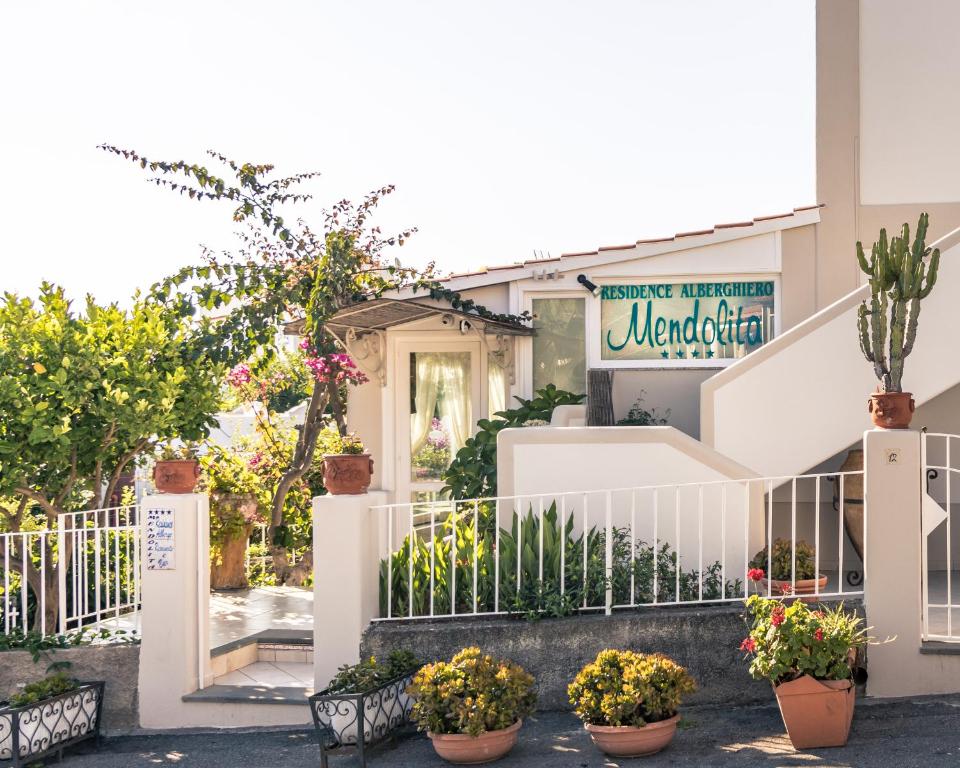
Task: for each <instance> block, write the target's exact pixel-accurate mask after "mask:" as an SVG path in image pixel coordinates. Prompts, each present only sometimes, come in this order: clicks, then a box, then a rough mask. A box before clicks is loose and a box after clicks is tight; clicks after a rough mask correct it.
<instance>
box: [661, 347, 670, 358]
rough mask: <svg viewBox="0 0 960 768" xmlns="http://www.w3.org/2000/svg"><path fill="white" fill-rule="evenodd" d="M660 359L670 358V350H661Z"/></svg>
mask: <svg viewBox="0 0 960 768" xmlns="http://www.w3.org/2000/svg"><path fill="white" fill-rule="evenodd" d="M660 357H662V358H663V359H664V360H666V359H667V358H668V357H670V350H667V349H664V350H661V351H660Z"/></svg>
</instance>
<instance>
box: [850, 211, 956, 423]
mask: <svg viewBox="0 0 960 768" xmlns="http://www.w3.org/2000/svg"><path fill="white" fill-rule="evenodd" d="M928 223H929V216H928V215H927V214H926V213H922V214H920V220H919V222H917V232H916V236H915V237H914V240H913V245H912V246H911V245H910V227H909V225H907V224H904V225H903V229H902V230H901V231H900V236H899V237H893V238H891V239H890V241H889V242H887V231H886V230H885V229H881V230H880V238H879V239H878V240H877V242H876V243H874V244H873V248H872V249H871V251H870V261H869V262H868V261H867V258H866V256H865V255H864V252H863V246H862V245H861V244H860V243H859V242H858V243H857V261H858V262H859V264H860V269H861V270H862V271H863V273H864V274H866V275H867V278H868V279H869V284H870V296H871V298H870V306H869V307H867V302H866V301H864V302H862V303H861V304H860V310H859V313H858V315H857V330H858V331H859V336H860V349H861V350H862V351H863V355H864V357H866V358H867V361H868V362H870V363H872V364H873V370H874V373H875V374H876V376H877V379H878V380H879V384H878V385H877V391H876V392H875V393H874V394H872V395H870V399H869V401H868V402H867V409H868V410H869V412H870V416H871V417H872V418H873V423H874V424H875V425H876V426H878V427H883V428H885V429H906V428H907V427H908V426H910V420H911V419H912V418H913V410H914V407H915V403H914V401H913V395H912V394H911V393H910V392H904V391H903V386H902V379H903V361H904V360H905V359H906V357H907V355H909V354H910V353H911V352H912V351H913V342H914V341H915V340H916V337H917V321H918V318H919V316H920V302H921V300H922V299H925V298H926V297H927V296H929V295H930V291H932V290H933V286H934V285H935V284H936V282H937V268H938V267H939V265H940V249H939V248H933V249H931V248H927V247H926V242H925V241H926V237H927V226H928ZM888 333H889V341H888V338H887V337H888Z"/></svg>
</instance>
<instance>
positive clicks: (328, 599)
mask: <svg viewBox="0 0 960 768" xmlns="http://www.w3.org/2000/svg"><path fill="white" fill-rule="evenodd" d="M386 499H387V496H386V493H384V492H383V491H370V492H368V493H364V494H357V495H351V496H345V495H344V496H317V497H316V498H315V499H314V500H313V574H314V575H313V645H314V655H313V658H314V663H313V664H314V666H313V673H314V682H315V684H316V690H318V691H319V690H321V689H322V688H325V687H326V685H327V684H328V683H329V682H330V679H331V678H332V677H333V676H334V675H335V674H336V672H337V669H338V668H339V667H340V666H342V665H343V664H355V663H357V662H358V661H359V660H360V640H361V638H362V636H363V632H364V630H365V629H366V628H367V626H368V625H369V624H370V622H371V620H373V619H374V618H376V617H377V615H378V613H379V604H380V578H379V573H380V562H379V558H380V547H379V530H380V526H379V517H380V515H382V514H385V513H386V511H385V510H382V509H371V507H377V506H379V505H382V504H385V503H386ZM411 535H412V533H411ZM387 554H388V556H389V553H387ZM411 592H412V590H411ZM411 597H412V595H411Z"/></svg>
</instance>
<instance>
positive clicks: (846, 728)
mask: <svg viewBox="0 0 960 768" xmlns="http://www.w3.org/2000/svg"><path fill="white" fill-rule="evenodd" d="M773 690H774V692H775V693H776V694H777V704H779V705H780V715H781V716H782V717H783V724H784V725H785V726H786V728H787V735H788V736H789V737H790V743H791V744H793V746H794V748H795V749H816V748H818V747H842V746H843V745H844V744H846V743H847V737H848V736H849V735H850V723H851V721H852V720H853V705H854V702H855V695H856V692H855V690H854V688H853V682H852V681H851V680H815V679H814V678H812V677H810V676H809V675H804V676H803V677H799V678H797V679H796V680H791V681H790V682H789V683H782V684H780V685H777V686H774V689H773Z"/></svg>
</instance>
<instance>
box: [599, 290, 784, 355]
mask: <svg viewBox="0 0 960 768" xmlns="http://www.w3.org/2000/svg"><path fill="white" fill-rule="evenodd" d="M773 320H774V284H773V281H772V280H738V281H732V282H692V283H633V284H629V285H604V286H602V287H601V292H600V332H601V339H600V358H601V360H646V361H660V362H667V361H669V362H671V363H674V362H676V361H685V364H690V363H702V364H704V365H710V364H715V363H716V361H720V360H735V359H738V358H741V357H743V356H744V355H746V354H747V353H748V352H751V351H753V350H754V349H756V348H758V347H760V346H762V345H763V344H765V343H766V342H767V341H769V340H770V339H771V338H772V337H773V328H774V324H773Z"/></svg>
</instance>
